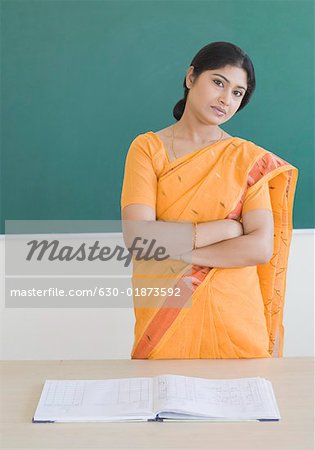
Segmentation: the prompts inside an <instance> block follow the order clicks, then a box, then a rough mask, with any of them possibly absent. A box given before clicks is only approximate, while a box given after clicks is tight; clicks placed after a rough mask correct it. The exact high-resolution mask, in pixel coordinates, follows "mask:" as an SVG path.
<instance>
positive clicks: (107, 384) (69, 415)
mask: <svg viewBox="0 0 315 450" xmlns="http://www.w3.org/2000/svg"><path fill="white" fill-rule="evenodd" d="M152 385H153V381H152V379H151V378H118V379H109V380H46V382H45V385H44V388H43V391H42V394H41V397H40V400H39V403H38V406H37V409H36V413H35V415H34V421H36V420H42V421H44V420H47V421H95V420H102V421H103V420H108V419H111V418H113V417H122V418H128V417H130V416H132V418H135V417H138V418H145V417H154V414H153V396H152Z"/></svg>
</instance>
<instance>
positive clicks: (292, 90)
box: [1, 0, 314, 233]
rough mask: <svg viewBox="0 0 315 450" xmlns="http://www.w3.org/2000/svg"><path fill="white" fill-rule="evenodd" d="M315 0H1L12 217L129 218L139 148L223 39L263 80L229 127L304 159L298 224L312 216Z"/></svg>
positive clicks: (298, 162)
mask: <svg viewBox="0 0 315 450" xmlns="http://www.w3.org/2000/svg"><path fill="white" fill-rule="evenodd" d="M312 11H313V2H308V1H299V2H297V1H296V2H295V1H281V2H277V1H268V2H266V1H263V2H258V1H257V2H253V1H218V2H216V1H200V2H199V1H67V0H66V1H58V0H54V1H45V0H43V1H27V0H24V1H14V0H10V1H2V2H1V21H2V22H1V25H2V26H1V41H2V52H1V119H2V124H1V144H2V146H1V149H2V175H1V199H2V213H1V230H2V231H1V232H2V233H3V232H4V221H5V220H9V219H10V220H22V219H23V220H38V219H45V220H51V219H56V220H57V219H58V220H61V219H62V220H66V219H72V220H74V219H77V220H79V219H80V220H100V219H102V220H118V219H120V192H121V187H122V180H123V170H124V162H125V157H126V153H127V151H128V148H129V145H130V143H131V141H132V140H133V139H134V138H135V137H136V136H137V135H138V134H140V133H144V132H146V131H149V130H152V131H156V130H159V129H161V128H164V127H166V126H168V125H170V124H171V123H173V122H174V119H173V116H172V109H173V106H174V104H175V103H176V102H177V101H178V100H179V99H180V98H182V95H183V88H182V82H183V78H184V75H185V72H186V69H187V68H188V66H189V64H190V61H191V60H192V58H193V56H194V55H195V54H196V53H197V51H198V50H199V49H200V48H201V47H203V46H204V45H206V44H208V43H209V42H212V41H218V40H220V41H229V42H233V43H235V44H237V45H239V46H240V47H241V48H243V49H244V50H245V51H246V52H247V53H248V54H249V55H250V57H251V58H252V60H253V63H254V66H255V71H256V77H257V88H256V92H255V94H254V96H253V98H252V101H251V102H250V104H249V105H248V106H247V107H246V108H245V109H244V110H243V111H241V112H240V113H239V114H236V116H235V117H234V118H232V119H231V121H230V122H228V123H227V124H225V125H224V126H223V128H224V129H225V130H226V131H227V132H228V133H229V134H232V135H236V136H239V137H242V138H244V139H249V140H251V141H253V142H255V143H257V144H258V145H260V146H262V147H264V148H266V149H268V150H270V151H272V152H274V153H276V154H277V155H279V156H280V157H282V158H284V159H286V160H287V161H289V162H290V163H291V164H293V165H294V166H296V167H297V168H298V169H299V179H298V184H297V189H296V196H295V204H294V216H293V222H294V223H293V226H294V228H313V227H314V209H313V200H312V197H313V181H314V179H313V173H314V163H313V156H314V141H313V127H314V117H313V108H312V107H313V102H314V89H313V83H314V73H313V68H314V63H313V59H312V58H313V54H314V48H313V44H314V36H313V34H312V33H313V23H312V21H313V14H312Z"/></svg>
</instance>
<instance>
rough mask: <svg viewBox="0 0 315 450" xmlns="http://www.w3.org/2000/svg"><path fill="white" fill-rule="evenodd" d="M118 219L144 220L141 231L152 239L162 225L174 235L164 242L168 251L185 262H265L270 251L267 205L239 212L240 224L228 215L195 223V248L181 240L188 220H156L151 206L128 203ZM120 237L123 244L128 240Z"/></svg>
mask: <svg viewBox="0 0 315 450" xmlns="http://www.w3.org/2000/svg"><path fill="white" fill-rule="evenodd" d="M122 220H123V221H124V220H126V221H127V223H129V224H130V223H131V222H129V221H140V222H138V223H142V224H144V226H143V227H142V229H141V235H144V236H145V237H147V238H148V239H150V238H151V239H152V236H153V235H154V234H155V232H156V231H157V229H159V230H163V228H164V229H165V233H164V239H165V241H167V236H174V235H175V236H176V239H174V238H173V239H170V242H166V245H165V246H166V248H167V251H168V252H169V253H170V254H181V255H182V259H183V260H184V261H187V262H188V263H192V264H196V265H200V266H207V267H225V268H228V267H244V266H251V265H256V264H263V263H267V262H268V261H269V260H270V258H271V256H272V253H273V235H274V223H273V215H272V212H271V211H270V210H269V209H256V210H251V211H248V212H246V213H244V214H243V217H242V224H241V223H239V222H237V221H235V220H230V219H224V220H214V221H211V222H204V223H201V224H198V227H197V233H198V234H197V247H198V248H197V249H195V250H192V242H189V240H187V239H183V240H182V241H181V236H186V237H187V232H188V233H189V232H190V230H191V224H190V223H183V222H181V223H177V222H163V221H156V214H155V210H154V209H153V208H152V207H150V206H148V205H143V204H131V205H128V206H126V207H125V208H124V209H123V211H122ZM124 238H125V242H126V239H127V242H126V245H127V247H128V246H129V243H130V240H128V238H127V236H126V237H125V232H124Z"/></svg>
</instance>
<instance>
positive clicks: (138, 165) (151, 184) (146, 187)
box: [121, 135, 157, 210]
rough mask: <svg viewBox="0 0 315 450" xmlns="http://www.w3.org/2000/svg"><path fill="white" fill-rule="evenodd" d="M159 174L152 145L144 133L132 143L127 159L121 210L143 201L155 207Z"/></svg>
mask: <svg viewBox="0 0 315 450" xmlns="http://www.w3.org/2000/svg"><path fill="white" fill-rule="evenodd" d="M156 192H157V176H156V173H155V171H154V167H153V164H152V156H151V152H150V146H149V143H148V142H147V140H146V138H145V137H144V136H143V135H139V136H137V137H136V138H135V139H134V140H133V141H132V143H131V145H130V147H129V150H128V153H127V156H126V161H125V168H124V178H123V185H122V191H121V210H122V209H123V208H124V207H125V206H127V205H129V204H132V203H142V204H145V205H149V206H151V207H152V208H154V209H155V207H156Z"/></svg>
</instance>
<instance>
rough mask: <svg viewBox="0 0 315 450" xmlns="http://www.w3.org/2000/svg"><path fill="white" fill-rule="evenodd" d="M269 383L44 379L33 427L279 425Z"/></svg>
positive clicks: (245, 380)
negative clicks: (167, 423) (274, 422)
mask: <svg viewBox="0 0 315 450" xmlns="http://www.w3.org/2000/svg"><path fill="white" fill-rule="evenodd" d="M279 419H280V414H279V410H278V406H277V402H276V399H275V396H274V393H273V389H272V385H271V383H270V381H268V380H266V379H264V378H260V377H255V378H238V379H220V380H218V379H216V380H209V379H207V378H195V377H186V376H182V375H159V376H155V377H152V378H148V377H141V378H119V379H109V380H46V382H45V384H44V388H43V391H42V394H41V397H40V400H39V403H38V406H37V409H36V412H35V414H34V417H33V422H100V421H101V422H120V421H122V422H130V421H132V422H133V421H171V420H172V421H191V420H193V421H243V420H259V421H265V420H279Z"/></svg>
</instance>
